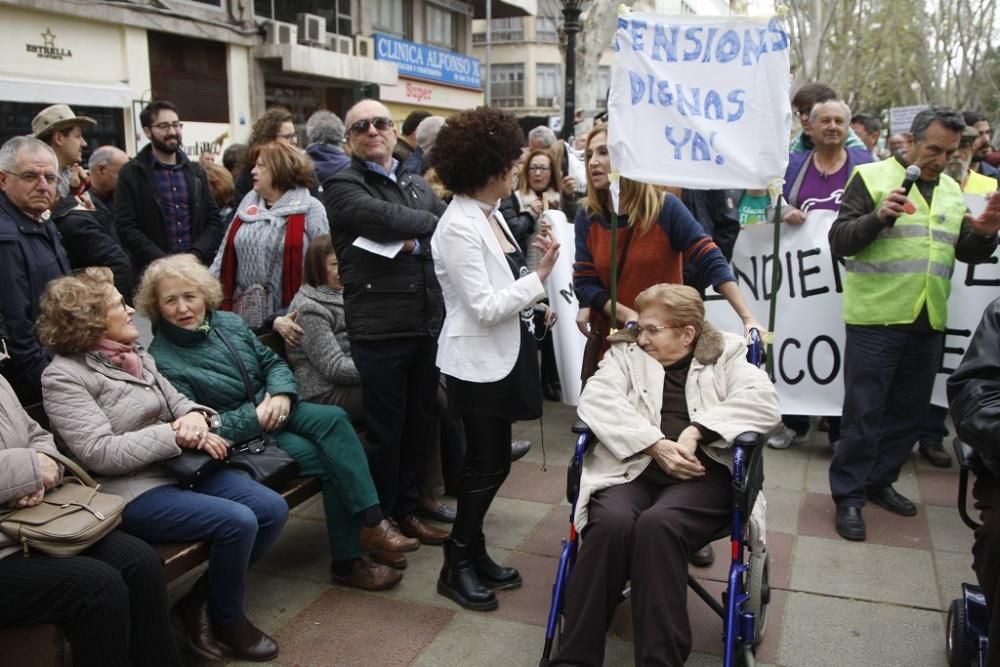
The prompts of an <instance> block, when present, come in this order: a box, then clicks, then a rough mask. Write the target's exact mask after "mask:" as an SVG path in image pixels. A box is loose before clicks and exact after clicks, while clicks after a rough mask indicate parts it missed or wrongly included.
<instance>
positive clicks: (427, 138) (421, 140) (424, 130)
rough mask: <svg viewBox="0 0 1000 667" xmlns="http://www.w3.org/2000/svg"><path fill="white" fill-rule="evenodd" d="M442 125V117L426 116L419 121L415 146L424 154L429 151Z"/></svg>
mask: <svg viewBox="0 0 1000 667" xmlns="http://www.w3.org/2000/svg"><path fill="white" fill-rule="evenodd" d="M442 125H444V117H443V116H428V117H427V118H424V119H423V120H422V121H420V125H417V146H420V148H422V149H423V151H424V153H427V152H429V151H430V150H431V146H433V145H434V140H435V139H437V136H438V132H440V131H441V126H442Z"/></svg>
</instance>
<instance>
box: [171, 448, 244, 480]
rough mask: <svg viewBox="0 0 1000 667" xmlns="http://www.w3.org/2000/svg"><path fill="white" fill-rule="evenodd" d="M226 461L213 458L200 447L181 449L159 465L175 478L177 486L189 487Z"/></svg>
mask: <svg viewBox="0 0 1000 667" xmlns="http://www.w3.org/2000/svg"><path fill="white" fill-rule="evenodd" d="M228 463H229V459H213V458H212V457H211V456H209V455H208V454H206V453H205V452H203V451H201V450H200V449H182V450H181V453H180V455H179V456H175V457H173V458H170V459H167V460H166V461H163V462H162V463H161V464H160V466H161V467H162V468H163V470H164V471H165V472H166V473H167V474H168V475H170V476H171V477H173V478H174V479H175V480H177V485H178V486H181V487H184V488H185V489H190V488H193V487H194V485H195V484H197V483H198V482H200V481H201V480H203V479H205V478H206V477H208V476H209V475H211V474H213V473H215V472H217V471H219V470H222V469H223V468H225V467H226V465H227V464H228Z"/></svg>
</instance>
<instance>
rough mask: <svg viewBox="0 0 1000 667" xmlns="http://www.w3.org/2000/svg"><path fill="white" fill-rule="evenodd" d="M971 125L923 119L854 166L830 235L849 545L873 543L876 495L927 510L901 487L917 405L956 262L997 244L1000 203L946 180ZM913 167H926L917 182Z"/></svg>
mask: <svg viewBox="0 0 1000 667" xmlns="http://www.w3.org/2000/svg"><path fill="white" fill-rule="evenodd" d="M964 129H965V122H964V119H963V118H962V116H961V115H960V114H958V113H956V112H955V111H953V110H951V109H946V108H942V107H931V108H929V109H926V110H924V111H922V112H920V113H919V114H918V115H917V116H916V118H914V120H913V125H912V127H911V134H910V136H909V137H908V139H907V147H906V150H905V152H903V153H902V154H899V155H896V156H894V157H892V158H890V159H888V160H884V161H882V162H873V163H871V164H864V165H860V166H859V167H857V168H856V169H855V171H854V173H853V174H852V175H851V178H850V181H849V182H848V185H847V189H846V190H845V192H844V197H843V201H842V203H841V207H840V214H839V216H838V217H837V220H836V221H835V222H834V223H833V226H832V227H831V228H830V235H829V238H830V248H831V250H832V252H833V254H834V255H836V256H838V257H844V258H846V259H847V262H846V269H847V275H846V277H845V279H844V322H845V324H846V326H847V335H846V339H845V341H846V342H845V349H844V407H843V413H842V414H843V421H842V425H841V438H840V441H839V443H838V445H837V449H836V453H835V454H834V457H833V461H832V462H831V464H830V490H831V492H832V495H833V499H834V502H835V503H836V505H837V514H836V528H837V532H838V533H839V534H840V535H841V537H843V538H845V539H848V540H855V541H860V540H864V539H865V536H866V535H865V524H864V520H863V518H862V516H861V508H862V507H864V505H865V502H866V500H871V501H872V502H874V503H875V504H877V505H880V506H882V507H884V508H885V509H887V510H889V511H890V512H893V513H895V514H899V515H901V516H914V515H916V513H917V507H916V505H914V504H913V502H911V501H910V500H909V499H907V498H906V497H904V496H903V495H901V494H899V493H898V492H897V491H896V490H895V489H893V488H892V484H893V483H894V482H895V481H896V479H897V478H898V477H899V471H900V468H902V466H903V464H904V463H905V462H906V459H907V458H908V457H909V454H910V450H911V449H912V448H913V444H914V443H915V442H916V441H917V438H918V437H919V435H920V432H921V430H922V426H923V418H924V414H923V411H921V410H918V409H915V408H916V407H917V406H926V405H927V404H928V403H929V401H930V397H931V391H932V389H933V385H934V376H935V374H936V373H937V370H938V367H939V365H940V361H941V354H942V346H943V342H944V330H945V325H946V323H947V321H948V295H949V293H950V291H951V275H952V271H953V270H954V262H955V260H956V259H958V260H960V261H963V262H968V263H975V262H982V261H985V260H987V259H988V258H989V257H990V255H992V254H993V251H994V249H995V248H996V246H997V231H998V230H1000V197H997V196H995V195H994V196H991V197H990V199H989V200H988V203H987V207H986V210H985V212H984V213H983V214H982V215H980V216H979V217H978V218H973V217H972V216H971V215H970V214H969V213H968V210H967V208H966V205H965V200H964V198H963V196H962V188H961V186H960V185H959V184H958V183H956V182H955V181H954V180H953V179H952V178H951V177H949V176H947V175H946V174H944V173H943V172H944V168H945V166H946V165H947V163H948V159H949V157H950V156H951V155H952V153H954V152H955V151H956V150H957V149H958V147H959V141H960V139H961V136H962V131H963V130H964ZM910 165H915V166H916V167H918V168H919V170H920V174H919V177H917V176H916V175H915V171H916V170H913V171H914V175H913V177H911V178H915V180H908V179H907V175H906V167H907V166H910ZM904 182H906V184H907V185H910V184H911V183H912V186H911V187H908V188H904V187H901V186H900V184H902V183H904Z"/></svg>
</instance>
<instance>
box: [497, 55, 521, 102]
mask: <svg viewBox="0 0 1000 667" xmlns="http://www.w3.org/2000/svg"><path fill="white" fill-rule="evenodd" d="M490 82H491V85H490V95H491V99H492V100H493V104H494V106H498V107H523V106H524V65H521V64H518V65H493V66H492V67H491V68H490Z"/></svg>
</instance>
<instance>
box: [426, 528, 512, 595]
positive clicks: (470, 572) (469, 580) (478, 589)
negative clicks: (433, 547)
mask: <svg viewBox="0 0 1000 667" xmlns="http://www.w3.org/2000/svg"><path fill="white" fill-rule="evenodd" d="M437 591H438V593H440V594H441V595H443V596H445V597H446V598H450V599H451V600H453V601H454V602H456V603H457V604H458V605H460V606H462V607H465V608H466V609H471V610H473V611H492V610H494V609H496V608H497V607H498V606H499V603H498V602H497V598H496V596H495V595H493V591H491V590H490V589H489V588H487V587H486V586H484V585H483V582H481V581H480V580H479V577H478V576H476V570H475V567H474V566H473V563H472V547H471V546H470V545H468V544H462V543H461V542H457V541H455V540H453V539H447V540H445V542H444V567H442V568H441V576H439V577H438V583H437Z"/></svg>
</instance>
